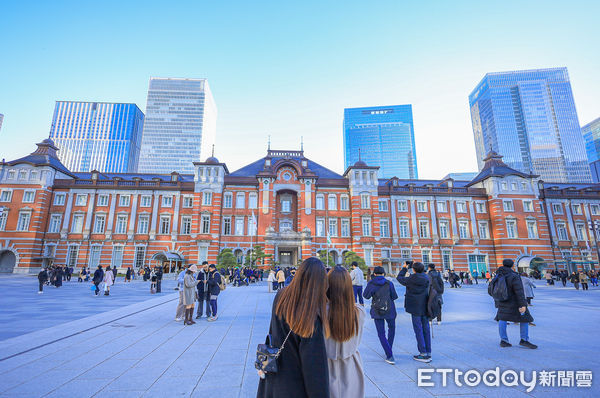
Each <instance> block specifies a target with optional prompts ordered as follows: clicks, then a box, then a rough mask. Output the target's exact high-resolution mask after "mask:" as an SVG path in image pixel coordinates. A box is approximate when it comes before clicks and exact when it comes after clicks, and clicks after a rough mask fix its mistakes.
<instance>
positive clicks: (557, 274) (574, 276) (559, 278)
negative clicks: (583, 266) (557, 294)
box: [544, 269, 598, 290]
mask: <svg viewBox="0 0 600 398" xmlns="http://www.w3.org/2000/svg"><path fill="white" fill-rule="evenodd" d="M544 278H545V279H546V283H547V284H548V285H555V282H561V283H562V285H563V287H566V286H567V282H571V283H572V284H573V286H574V287H575V289H576V290H579V285H581V289H582V290H588V289H589V284H590V283H591V284H592V286H595V287H598V271H596V270H579V271H577V272H575V271H573V272H571V273H569V272H567V271H566V270H564V269H562V270H552V271H550V270H546V271H545V273H544Z"/></svg>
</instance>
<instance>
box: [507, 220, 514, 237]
mask: <svg viewBox="0 0 600 398" xmlns="http://www.w3.org/2000/svg"><path fill="white" fill-rule="evenodd" d="M506 237H507V238H509V239H516V238H517V221H515V220H506Z"/></svg>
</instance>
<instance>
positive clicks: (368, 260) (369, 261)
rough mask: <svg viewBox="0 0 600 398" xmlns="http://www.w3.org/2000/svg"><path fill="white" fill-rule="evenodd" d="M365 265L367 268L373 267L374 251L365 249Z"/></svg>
mask: <svg viewBox="0 0 600 398" xmlns="http://www.w3.org/2000/svg"><path fill="white" fill-rule="evenodd" d="M365 265H366V266H367V267H371V266H372V265H373V249H370V248H365Z"/></svg>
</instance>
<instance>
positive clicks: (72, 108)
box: [50, 101, 144, 173]
mask: <svg viewBox="0 0 600 398" xmlns="http://www.w3.org/2000/svg"><path fill="white" fill-rule="evenodd" d="M143 123H144V114H143V113H142V111H141V110H140V108H138V107H137V105H135V104H118V103H107V102H79V101H56V106H55V107H54V116H53V117H52V127H51V130H50V138H51V139H52V140H53V141H54V143H55V145H56V146H57V147H58V148H59V149H60V151H59V152H58V157H59V158H60V161H61V162H62V163H63V164H64V165H65V166H66V167H67V168H68V169H69V170H71V171H79V172H88V171H92V170H98V171H101V172H105V173H134V172H136V171H137V166H138V158H139V154H140V141H141V136H142V126H143Z"/></svg>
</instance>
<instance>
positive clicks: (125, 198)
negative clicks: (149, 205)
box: [119, 195, 164, 207]
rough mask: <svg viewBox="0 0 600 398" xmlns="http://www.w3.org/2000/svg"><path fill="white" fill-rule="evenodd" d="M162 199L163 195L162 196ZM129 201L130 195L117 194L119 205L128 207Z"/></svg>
mask: <svg viewBox="0 0 600 398" xmlns="http://www.w3.org/2000/svg"><path fill="white" fill-rule="evenodd" d="M163 199H164V196H163ZM129 203H131V196H129V195H119V206H121V207H129Z"/></svg>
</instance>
